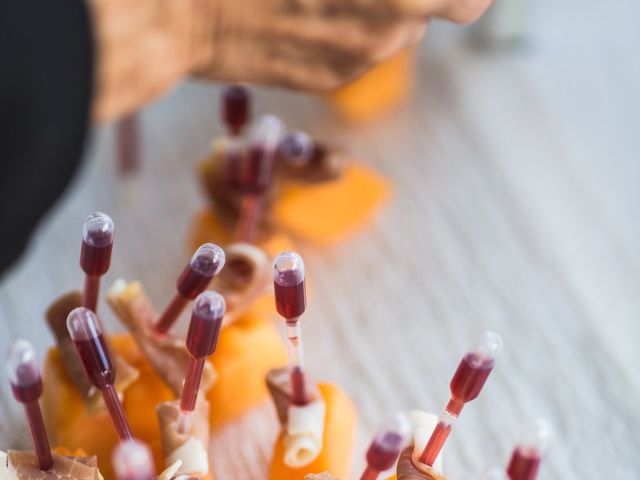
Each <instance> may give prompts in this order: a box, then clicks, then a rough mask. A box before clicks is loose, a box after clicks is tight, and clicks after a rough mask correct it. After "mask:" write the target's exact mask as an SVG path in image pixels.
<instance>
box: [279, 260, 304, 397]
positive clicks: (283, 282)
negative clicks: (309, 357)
mask: <svg viewBox="0 0 640 480" xmlns="http://www.w3.org/2000/svg"><path fill="white" fill-rule="evenodd" d="M273 290H274V293H275V300H276V310H278V313H279V314H280V315H281V316H282V317H283V318H284V319H285V321H286V333H287V340H288V341H287V354H288V357H289V374H290V375H291V390H292V396H291V401H292V402H293V404H294V405H306V404H307V403H308V400H309V399H308V396H307V388H306V380H305V374H304V350H303V348H302V330H301V328H300V316H301V315H302V314H303V313H304V311H305V309H306V307H307V296H306V291H305V280H304V262H303V261H302V258H301V257H300V255H298V254H297V253H295V252H282V253H281V254H280V255H278V256H277V257H276V258H275V260H274V261H273Z"/></svg>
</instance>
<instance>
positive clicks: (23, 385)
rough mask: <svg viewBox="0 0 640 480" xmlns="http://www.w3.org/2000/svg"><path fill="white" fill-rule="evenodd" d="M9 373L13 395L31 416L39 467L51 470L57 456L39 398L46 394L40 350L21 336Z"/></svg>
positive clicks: (11, 352) (12, 352) (11, 355)
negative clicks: (50, 439)
mask: <svg viewBox="0 0 640 480" xmlns="http://www.w3.org/2000/svg"><path fill="white" fill-rule="evenodd" d="M7 373H8V374H9V382H10V383H11V390H12V391H13V396H14V397H15V399H16V400H17V401H18V402H20V403H22V404H23V406H24V411H25V413H26V415H27V419H28V420H29V429H30V430H31V439H32V440H33V449H34V451H35V453H36V459H37V461H38V468H39V469H40V470H47V469H49V468H51V466H52V465H53V457H52V456H51V448H50V446H49V439H48V437H47V431H46V429H45V426H44V421H43V419H42V411H41V410H40V403H38V399H39V398H40V396H41V395H42V378H41V377H40V370H39V368H38V361H37V358H36V352H35V350H34V348H33V346H32V345H31V344H30V343H29V342H27V341H26V340H18V341H16V342H15V343H14V344H13V345H12V346H11V349H10V350H9V355H8V357H7Z"/></svg>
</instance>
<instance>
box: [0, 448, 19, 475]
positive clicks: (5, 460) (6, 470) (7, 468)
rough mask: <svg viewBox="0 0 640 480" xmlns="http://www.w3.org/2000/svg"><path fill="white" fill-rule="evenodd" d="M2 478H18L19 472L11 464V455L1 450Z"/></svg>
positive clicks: (0, 466) (0, 472)
mask: <svg viewBox="0 0 640 480" xmlns="http://www.w3.org/2000/svg"><path fill="white" fill-rule="evenodd" d="M0 480H18V472H16V469H15V468H13V467H12V466H11V465H10V464H9V456H8V455H7V454H6V453H5V452H2V451H0Z"/></svg>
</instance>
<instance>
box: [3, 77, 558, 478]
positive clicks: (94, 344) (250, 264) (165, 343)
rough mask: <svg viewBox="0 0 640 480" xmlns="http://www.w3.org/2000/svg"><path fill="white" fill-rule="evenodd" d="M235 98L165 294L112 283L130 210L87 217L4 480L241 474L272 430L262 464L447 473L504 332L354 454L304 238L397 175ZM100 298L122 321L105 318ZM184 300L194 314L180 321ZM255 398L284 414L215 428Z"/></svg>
mask: <svg viewBox="0 0 640 480" xmlns="http://www.w3.org/2000/svg"><path fill="white" fill-rule="evenodd" d="M222 103H223V109H222V118H223V121H224V123H225V125H226V127H227V133H226V135H225V136H224V137H223V138H221V139H216V140H215V141H214V144H213V150H212V153H211V155H210V156H209V157H208V158H206V159H204V160H203V161H202V163H201V164H200V166H199V170H198V175H199V179H200V181H201V184H202V186H203V189H204V191H205V192H206V195H207V197H208V199H209V200H210V204H209V207H208V208H207V210H206V211H204V212H201V213H200V214H198V215H197V216H196V217H195V219H194V222H193V228H192V231H191V234H190V235H189V238H188V241H187V243H188V246H189V250H190V259H189V261H188V262H186V264H185V266H184V268H183V269H182V271H181V272H176V276H175V277H174V278H176V280H175V292H174V294H173V295H172V297H171V298H169V299H167V301H166V303H165V304H164V305H160V307H161V308H156V306H155V305H153V303H152V301H151V300H150V299H149V297H148V296H147V294H146V293H145V289H144V286H143V281H144V278H141V279H133V280H126V279H117V280H116V281H115V282H113V283H112V284H111V285H106V286H105V285H103V282H102V278H103V277H104V275H105V274H106V273H107V271H109V269H110V265H111V256H112V252H113V251H114V244H115V238H116V228H115V224H114V222H113V220H112V219H111V218H110V217H109V216H108V215H107V214H105V213H101V212H94V213H92V214H90V215H89V216H88V217H87V219H86V221H85V223H84V225H83V229H82V236H81V248H80V267H81V272H82V274H83V275H84V283H83V286H82V289H77V290H72V291H69V292H64V293H61V295H60V296H59V297H58V298H55V299H52V302H51V304H50V306H49V308H48V309H47V311H46V312H45V314H44V321H45V323H46V325H47V326H48V328H49V329H50V331H51V333H52V335H53V338H54V339H55V345H54V346H52V347H51V348H50V349H49V350H48V352H46V354H45V356H44V363H43V366H42V367H41V365H40V363H39V362H38V356H37V354H36V352H35V350H34V348H33V347H32V345H31V344H30V343H29V342H28V341H26V340H16V341H15V342H13V344H12V346H11V349H10V351H9V352H8V357H7V362H6V366H7V370H8V378H9V381H10V384H11V389H12V392H13V396H14V397H15V400H16V401H17V402H19V403H21V404H22V405H23V406H24V411H25V416H26V419H27V421H28V424H29V427H30V431H31V435H32V441H33V450H32V451H14V450H11V449H10V447H11V446H10V445H9V446H3V447H5V450H4V451H2V452H0V480H49V479H51V480H54V479H55V480H61V479H102V478H105V479H108V480H112V479H113V480H151V479H159V480H180V479H182V480H186V479H192V480H193V479H210V480H211V479H214V478H220V479H222V478H237V479H242V478H247V477H246V476H243V473H242V472H235V473H233V474H231V475H230V474H228V473H227V475H225V476H218V475H217V473H216V463H217V462H220V459H221V457H224V456H233V455H241V451H242V450H243V449H251V448H252V446H255V445H265V443H266V444H268V449H269V454H268V455H267V456H266V457H265V459H264V465H262V466H261V470H262V471H264V472H266V473H265V478H264V480H303V479H307V480H348V479H351V478H359V479H361V480H375V479H386V480H390V479H395V480H423V479H427V480H429V479H430V480H443V479H447V478H448V477H447V476H446V472H447V469H446V462H445V460H444V458H443V457H444V455H443V447H444V445H445V442H446V440H447V438H448V437H449V436H450V434H451V433H452V430H453V426H454V423H455V422H456V421H457V419H458V417H459V416H460V414H461V412H462V410H463V408H464V406H465V405H466V404H467V403H470V402H472V401H473V400H474V399H476V398H477V397H478V396H479V395H480V393H481V391H482V389H483V387H484V385H485V383H486V382H487V380H488V378H489V376H490V374H491V372H492V371H493V369H494V367H495V364H496V361H497V359H498V357H499V355H500V353H501V351H502V348H503V345H502V339H501V337H500V336H499V335H498V334H497V333H495V332H491V331H486V332H483V333H482V334H481V335H480V336H478V338H476V339H474V340H473V341H472V342H471V344H470V347H469V349H468V351H467V352H466V353H465V354H464V355H463V357H462V359H461V361H460V363H459V366H458V368H457V370H456V371H455V373H454V375H453V377H452V379H451V382H450V393H451V397H450V400H449V402H448V403H447V405H446V406H445V409H444V412H443V413H442V414H441V415H440V416H438V415H436V414H433V413H430V412H427V411H424V410H420V409H415V410H412V411H408V412H396V413H394V414H392V415H391V416H388V417H387V418H385V419H384V421H382V423H381V424H380V427H379V429H378V431H377V432H375V434H374V435H373V436H372V440H371V442H370V444H369V447H368V449H367V450H366V452H361V453H360V454H361V455H362V456H363V458H365V459H366V468H365V469H364V470H363V471H362V472H356V471H354V469H353V464H352V462H353V458H354V455H358V452H357V451H356V450H357V448H356V431H357V425H358V412H357V410H356V407H355V405H354V403H353V402H352V400H351V399H350V397H349V394H348V393H347V391H346V390H345V389H344V388H343V387H341V386H339V385H337V384H335V383H332V382H327V381H323V380H322V379H319V380H316V379H315V378H312V377H311V376H310V375H309V369H308V368H307V362H309V363H315V362H314V359H313V358H305V356H304V343H303V327H304V322H305V321H304V314H305V311H306V307H307V272H306V271H305V264H304V260H303V258H302V257H301V255H300V254H298V253H296V251H295V250H296V245H297V244H298V243H300V242H307V243H311V244H316V245H329V244H332V243H334V242H336V241H338V240H339V239H340V238H343V236H344V235H345V234H346V233H348V232H352V231H354V230H357V229H358V228H361V227H362V226H363V225H364V223H366V221H367V219H368V218H370V216H371V215H372V214H373V212H374V211H375V210H376V209H377V208H378V207H379V206H380V205H381V204H382V203H384V201H385V199H386V197H387V195H388V193H389V189H390V187H389V185H388V183H387V182H386V181H385V180H384V179H382V178H381V177H379V176H378V175H377V174H375V173H374V172H372V171H370V170H369V169H367V168H365V167H363V166H361V165H358V164H357V162H354V161H353V160H349V161H346V162H345V161H344V157H345V153H344V151H342V150H340V149H337V148H335V147H330V146H327V145H324V144H323V143H322V142H320V141H318V140H316V139H313V138H311V137H310V136H309V135H307V134H306V133H303V132H297V131H289V132H287V131H286V129H285V128H284V125H283V124H282V122H281V121H280V120H279V119H278V118H277V117H274V116H269V115H267V116H262V117H260V118H258V119H256V120H255V121H253V122H252V121H251V109H250V105H251V94H250V91H249V90H248V89H247V88H246V87H244V86H240V85H234V86H231V87H228V88H226V89H225V90H224V92H223V102H222ZM336 209H337V210H339V211H340V214H334V213H331V214H328V213H327V212H328V211H331V212H333V211H334V210H336ZM301 211H303V212H305V215H300V212H301ZM336 217H338V219H337V220H336ZM79 276H80V272H79ZM100 298H104V299H106V303H107V305H108V306H109V308H110V309H111V310H112V312H113V314H114V315H115V317H116V318H117V319H118V320H119V321H120V323H121V325H122V327H123V329H124V331H125V333H120V334H110V333H109V332H108V331H107V330H106V329H105V328H104V325H103V322H102V321H101V314H102V312H100V311H98V305H99V304H100V302H99V299H100ZM183 314H188V316H189V327H188V331H187V333H186V335H179V334H177V333H175V331H176V329H175V328H174V327H175V325H176V322H177V320H178V319H179V318H180V316H181V315H183ZM316 366H317V365H316ZM314 371H319V370H318V369H317V368H314ZM320 371H321V370H320ZM416 407H418V408H419V407H420V406H419V405H416ZM248 416H258V417H261V418H268V420H269V421H272V422H273V424H274V425H275V426H276V428H277V429H278V431H277V432H276V434H275V435H274V436H273V437H263V436H262V435H261V434H260V432H259V431H258V430H256V431H255V432H253V431H248V432H245V435H244V438H242V439H241V441H237V442H236V443H237V444H236V445H224V442H221V441H219V440H216V438H217V437H218V436H219V435H220V432H222V431H223V430H224V429H225V428H228V427H229V426H230V425H234V424H237V423H238V422H241V421H242V419H244V418H247V417H248ZM384 416H385V415H384V412H380V417H381V418H383V417H384ZM549 436H550V428H549V426H548V425H547V424H546V423H545V422H544V421H542V420H537V421H536V422H534V423H532V424H531V425H528V426H527V427H526V428H525V429H524V431H523V435H522V438H521V439H520V440H519V442H518V443H517V445H516V447H515V448H514V451H513V453H512V455H511V459H510V461H509V463H508V465H507V466H506V467H505V468H502V469H501V468H498V469H494V470H491V471H490V472H487V473H486V474H485V477H484V478H487V479H500V478H502V479H510V480H534V479H535V478H536V476H537V473H538V470H539V467H540V464H541V460H542V458H543V456H544V454H545V452H546V449H547V445H548V440H549ZM213 445H216V446H217V448H214V447H213ZM221 445H223V447H222V448H220V446H221ZM7 447H9V448H7ZM448 461H455V460H454V459H449V460H448ZM252 478H253V477H252ZM478 478H481V476H480V473H479V474H478Z"/></svg>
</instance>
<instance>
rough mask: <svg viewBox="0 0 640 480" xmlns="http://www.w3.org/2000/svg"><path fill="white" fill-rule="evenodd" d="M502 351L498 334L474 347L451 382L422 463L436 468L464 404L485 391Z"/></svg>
mask: <svg viewBox="0 0 640 480" xmlns="http://www.w3.org/2000/svg"><path fill="white" fill-rule="evenodd" d="M501 352H502V338H500V335H498V334H497V333H494V332H491V331H486V332H484V333H483V334H482V336H481V337H480V338H478V339H477V340H476V341H475V342H474V343H473V344H472V346H471V348H470V349H469V351H468V352H467V353H466V354H465V355H464V357H463V358H462V360H461V362H460V365H458V369H457V370H456V372H455V373H454V374H453V378H452V379H451V383H450V388H451V399H450V400H449V403H447V406H446V407H445V410H444V413H443V414H442V416H441V417H440V421H439V422H438V424H437V425H436V428H435V429H434V431H433V433H432V434H431V438H429V441H428V442H427V445H426V446H425V448H424V450H423V451H422V454H421V455H420V461H421V462H422V463H424V464H426V465H428V466H430V467H431V466H433V463H434V462H435V461H436V458H437V456H438V454H439V453H440V450H442V446H443V445H444V443H445V441H446V440H447V437H448V436H449V433H451V429H452V428H453V423H454V421H455V420H456V419H457V418H458V416H459V415H460V412H461V411H462V408H463V407H464V405H465V403H467V402H470V401H471V400H474V399H475V398H476V397H477V396H478V395H479V394H480V391H481V390H482V387H483V386H484V384H485V382H486V381H487V378H488V377H489V374H490V373H491V370H493V366H494V363H495V360H496V358H497V357H498V355H500V353H501Z"/></svg>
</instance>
